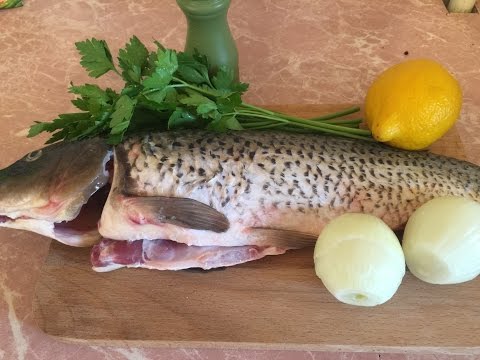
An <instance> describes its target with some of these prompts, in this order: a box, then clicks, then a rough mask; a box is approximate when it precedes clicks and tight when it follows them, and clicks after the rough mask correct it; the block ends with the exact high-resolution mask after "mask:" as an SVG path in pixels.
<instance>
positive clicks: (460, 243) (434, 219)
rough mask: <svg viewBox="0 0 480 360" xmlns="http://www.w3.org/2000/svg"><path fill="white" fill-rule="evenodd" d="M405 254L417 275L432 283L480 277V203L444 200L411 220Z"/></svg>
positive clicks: (423, 208)
mask: <svg viewBox="0 0 480 360" xmlns="http://www.w3.org/2000/svg"><path fill="white" fill-rule="evenodd" d="M402 246H403V251H404V253H405V259H406V262H407V266H408V268H409V270H410V271H411V272H412V274H413V275H415V276H416V277H418V278H419V279H421V280H423V281H426V282H428V283H431V284H457V283H461V282H465V281H469V280H472V279H474V278H475V277H476V276H478V275H479V274H480V204H479V203H477V202H475V201H473V200H470V199H466V198H461V197H440V198H436V199H433V200H431V201H429V202H427V203H426V204H424V205H422V206H421V207H419V208H418V209H417V210H416V211H415V212H414V213H413V215H412V216H411V217H410V219H409V220H408V223H407V226H406V228H405V233H404V237H403V245H402Z"/></svg>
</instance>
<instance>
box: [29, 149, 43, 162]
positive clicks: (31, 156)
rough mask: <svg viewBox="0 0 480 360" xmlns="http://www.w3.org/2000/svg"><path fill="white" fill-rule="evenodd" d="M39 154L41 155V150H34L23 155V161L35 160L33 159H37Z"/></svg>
mask: <svg viewBox="0 0 480 360" xmlns="http://www.w3.org/2000/svg"><path fill="white" fill-rule="evenodd" d="M41 156H42V150H35V151H32V152H31V153H30V154H28V155H27V156H26V157H25V161H28V162H31V161H35V160H38V159H39V158H40V157H41Z"/></svg>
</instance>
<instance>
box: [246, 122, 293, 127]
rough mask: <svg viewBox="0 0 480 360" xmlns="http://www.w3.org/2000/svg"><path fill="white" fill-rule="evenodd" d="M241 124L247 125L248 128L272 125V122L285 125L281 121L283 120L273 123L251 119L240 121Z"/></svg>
mask: <svg viewBox="0 0 480 360" xmlns="http://www.w3.org/2000/svg"><path fill="white" fill-rule="evenodd" d="M240 124H241V125H242V126H243V127H247V128H256V127H259V126H260V127H262V126H267V125H272V124H277V125H278V124H280V125H284V123H281V122H275V123H272V122H271V121H249V122H243V121H240Z"/></svg>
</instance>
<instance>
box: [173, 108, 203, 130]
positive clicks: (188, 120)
mask: <svg viewBox="0 0 480 360" xmlns="http://www.w3.org/2000/svg"><path fill="white" fill-rule="evenodd" d="M200 127H202V124H201V123H200V122H199V121H198V119H197V117H196V116H195V115H194V114H192V113H191V112H190V111H188V110H187V109H185V108H182V107H178V108H177V109H175V111H174V112H173V113H172V115H170V118H169V119H168V129H169V130H179V129H194V128H200Z"/></svg>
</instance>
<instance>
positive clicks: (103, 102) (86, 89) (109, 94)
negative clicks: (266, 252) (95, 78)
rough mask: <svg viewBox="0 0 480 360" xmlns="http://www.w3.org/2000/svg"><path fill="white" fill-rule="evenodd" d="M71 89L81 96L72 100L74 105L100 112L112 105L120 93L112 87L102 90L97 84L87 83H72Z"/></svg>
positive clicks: (96, 112)
mask: <svg viewBox="0 0 480 360" xmlns="http://www.w3.org/2000/svg"><path fill="white" fill-rule="evenodd" d="M69 91H70V92H71V93H73V94H76V95H80V98H77V99H75V100H72V103H73V105H75V106H76V107H77V108H78V109H80V110H83V111H89V112H90V113H92V114H95V115H96V114H98V113H99V112H101V111H102V110H103V109H105V108H107V107H109V106H111V105H112V104H113V101H114V100H116V98H118V94H117V93H116V92H115V91H113V90H112V89H108V88H107V89H106V90H102V89H101V88H100V87H98V86H97V85H92V84H85V85H81V86H74V85H71V86H70V88H69Z"/></svg>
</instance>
